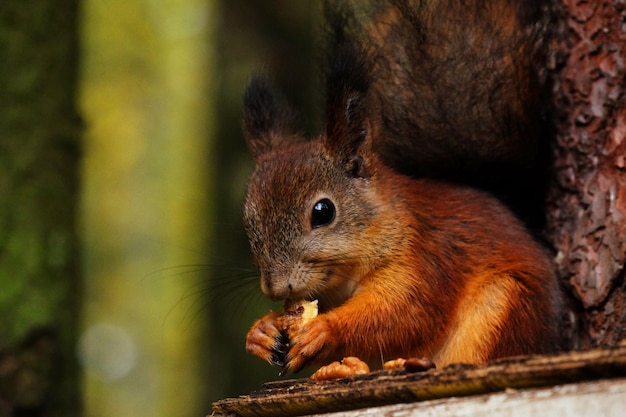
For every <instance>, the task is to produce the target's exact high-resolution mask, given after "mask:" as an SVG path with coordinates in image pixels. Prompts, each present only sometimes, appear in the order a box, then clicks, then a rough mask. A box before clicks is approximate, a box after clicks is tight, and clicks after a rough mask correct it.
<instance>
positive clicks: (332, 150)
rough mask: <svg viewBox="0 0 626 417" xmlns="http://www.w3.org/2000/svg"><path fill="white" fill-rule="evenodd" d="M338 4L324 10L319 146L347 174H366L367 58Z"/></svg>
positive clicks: (349, 17) (347, 14)
mask: <svg viewBox="0 0 626 417" xmlns="http://www.w3.org/2000/svg"><path fill="white" fill-rule="evenodd" d="M338 4H339V6H337V5H334V6H329V5H328V3H327V4H326V10H325V11H326V20H327V21H328V24H329V27H330V33H329V34H330V37H329V42H328V60H327V68H326V135H325V136H324V138H323V145H324V148H325V149H326V150H327V151H328V153H329V154H330V155H331V156H332V157H335V158H340V161H341V162H342V163H344V164H345V166H346V168H347V169H348V171H349V172H350V174H351V175H354V176H368V175H369V174H368V167H367V158H366V157H367V156H368V155H369V154H370V150H369V149H368V147H370V146H371V144H370V143H369V140H368V139H369V137H370V135H371V132H370V127H371V123H370V120H369V117H370V114H369V110H370V109H369V105H368V104H369V103H368V97H367V96H368V91H369V87H370V84H371V79H370V78H371V75H370V74H371V59H369V56H368V54H367V52H366V51H365V49H364V48H363V46H362V45H361V44H360V43H359V42H358V41H357V40H356V39H355V38H354V36H353V34H352V33H348V32H347V30H349V29H346V28H351V27H352V28H354V21H355V19H354V17H353V15H352V11H351V10H349V9H348V8H347V6H346V5H345V3H342V2H338Z"/></svg>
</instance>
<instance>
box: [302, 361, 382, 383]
mask: <svg viewBox="0 0 626 417" xmlns="http://www.w3.org/2000/svg"><path fill="white" fill-rule="evenodd" d="M369 372H370V367H369V366H367V364H366V363H365V362H363V361H362V360H361V359H359V358H356V357H354V356H348V357H347V358H343V360H342V361H341V362H333V363H330V364H328V365H326V366H322V367H321V368H320V369H318V370H317V371H315V373H314V374H313V375H311V378H312V379H314V380H315V381H328V380H331V379H339V378H345V377H348V376H353V375H363V374H367V373H369Z"/></svg>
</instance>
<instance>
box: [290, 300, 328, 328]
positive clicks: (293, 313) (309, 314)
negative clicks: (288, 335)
mask: <svg viewBox="0 0 626 417" xmlns="http://www.w3.org/2000/svg"><path fill="white" fill-rule="evenodd" d="M317 304H318V300H313V301H306V300H301V301H291V300H287V301H285V305H284V306H283V309H284V310H285V317H286V318H287V320H288V321H292V320H296V319H300V320H301V322H300V324H306V322H307V321H309V320H311V319H314V318H315V317H317V314H318V310H319V308H318V305H317Z"/></svg>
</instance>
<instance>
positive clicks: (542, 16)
mask: <svg viewBox="0 0 626 417" xmlns="http://www.w3.org/2000/svg"><path fill="white" fill-rule="evenodd" d="M373 3H374V6H372V7H370V8H371V9H373V11H372V13H370V17H369V19H365V20H364V19H356V18H355V17H354V16H357V15H359V16H360V14H359V13H357V12H354V10H352V11H351V12H348V14H349V16H348V17H346V16H347V15H346V11H347V10H350V9H349V8H348V7H347V6H346V3H345V1H344V2H342V1H339V2H336V1H334V2H332V4H331V3H329V2H327V4H326V8H327V9H334V10H335V12H334V13H328V12H327V13H326V15H327V19H328V20H330V22H329V23H330V24H329V26H330V27H331V28H334V31H335V34H336V36H337V37H345V36H346V33H345V31H346V30H348V31H350V35H351V36H353V38H354V39H355V41H356V42H359V43H360V49H361V50H363V51H365V53H367V55H368V61H369V64H370V69H369V71H370V73H371V86H370V89H369V92H368V100H369V102H370V106H369V107H370V112H371V115H370V117H371V118H372V120H374V121H375V122H376V123H377V128H378V132H379V134H378V138H377V140H375V141H374V149H375V150H376V151H377V153H378V154H379V155H380V157H381V158H382V160H383V161H384V162H385V163H387V164H388V165H390V166H392V167H393V168H395V169H396V170H398V171H400V172H403V173H405V174H409V175H412V176H418V177H424V176H425V177H434V178H440V179H446V180H451V181H457V182H462V183H467V184H469V185H472V186H475V187H478V188H482V189H486V190H488V191H491V192H493V193H494V194H496V195H497V196H498V197H500V198H501V199H502V200H504V201H505V203H508V204H509V205H510V206H511V207H512V208H513V209H514V210H515V211H517V213H518V214H519V215H521V217H523V218H524V220H526V221H528V222H529V223H530V224H532V225H533V226H539V225H540V223H541V221H542V219H543V214H542V213H543V208H542V205H543V197H544V195H543V194H544V190H545V184H546V182H547V181H546V175H547V167H548V166H549V157H548V156H549V140H548V139H547V137H548V136H549V135H550V133H551V132H550V127H549V125H548V123H547V120H549V118H548V117H547V110H548V106H547V105H546V103H547V102H548V100H547V95H546V92H547V89H548V88H547V86H546V79H547V56H548V47H549V42H550V39H551V36H549V35H550V33H549V32H550V28H551V13H550V11H549V10H548V9H547V7H546V6H544V5H543V3H545V2H540V1H537V0H467V1H463V2H461V1H458V0H390V1H385V2H382V1H374V2H373ZM337 4H339V6H337ZM355 7H356V6H355ZM337 10H338V11H337ZM359 12H360V9H359ZM356 21H358V22H360V23H355V22H356ZM346 27H347V29H346ZM338 28H341V29H340V30H338Z"/></svg>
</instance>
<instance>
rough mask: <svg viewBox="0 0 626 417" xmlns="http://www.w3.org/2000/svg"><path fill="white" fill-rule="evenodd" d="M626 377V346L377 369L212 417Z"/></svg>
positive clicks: (244, 401)
mask: <svg viewBox="0 0 626 417" xmlns="http://www.w3.org/2000/svg"><path fill="white" fill-rule="evenodd" d="M623 376H626V343H625V342H623V343H621V344H620V345H618V346H615V347H611V348H604V349H594V350H588V351H572V352H567V353H562V354H556V355H535V356H524V357H514V358H506V359H501V360H498V361H494V362H491V363H489V364H488V365H451V366H448V367H446V368H444V369H440V370H438V369H433V370H430V371H427V372H421V373H407V372H405V371H403V370H393V371H374V372H371V373H369V374H366V375H359V376H354V377H349V378H342V379H338V380H335V381H323V382H315V381H313V380H311V379H292V380H285V381H277V382H269V383H266V384H263V385H262V386H261V388H260V389H259V390H258V391H254V392H252V393H250V394H249V395H244V396H240V397H238V398H227V399H224V400H220V401H217V402H215V403H214V404H213V414H212V415H213V416H216V417H217V416H228V417H234V416H243V417H248V416H260V417H262V416H272V417H274V416H276V417H279V416H302V415H307V414H316V413H329V412H336V411H346V410H355V409H362V408H366V407H374V406H382V405H389V404H396V403H410V402H416V401H424V400H432V399H440V398H449V397H461V396H469V395H477V394H485V393H491V392H501V391H504V390H506V389H510V388H513V389H520V388H539V387H547V386H552V385H562V384H567V383H574V382H582V381H594V380H599V379H609V378H617V377H623Z"/></svg>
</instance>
